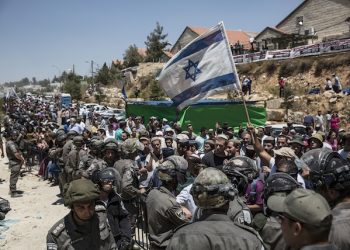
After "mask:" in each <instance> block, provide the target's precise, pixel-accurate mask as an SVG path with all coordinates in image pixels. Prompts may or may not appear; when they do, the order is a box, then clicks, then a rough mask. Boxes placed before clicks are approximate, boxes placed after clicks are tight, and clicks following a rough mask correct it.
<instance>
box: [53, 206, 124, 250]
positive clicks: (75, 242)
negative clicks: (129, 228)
mask: <svg viewBox="0 0 350 250" xmlns="http://www.w3.org/2000/svg"><path fill="white" fill-rule="evenodd" d="M46 244H47V250H56V249H60V250H74V249H79V250H107V249H112V250H114V249H115V250H116V249H117V245H116V244H115V242H114V238H113V235H112V233H111V230H110V228H109V225H108V222H107V221H106V220H104V219H103V218H102V217H100V216H98V215H97V214H95V215H94V216H93V217H92V219H91V221H89V222H87V223H86V224H84V225H77V224H76V223H75V221H74V219H73V212H70V213H69V214H68V215H66V216H65V217H64V218H63V219H61V220H59V221H58V222H57V223H56V224H55V225H54V226H53V227H52V228H51V229H50V230H49V232H48V234H47V238H46Z"/></svg>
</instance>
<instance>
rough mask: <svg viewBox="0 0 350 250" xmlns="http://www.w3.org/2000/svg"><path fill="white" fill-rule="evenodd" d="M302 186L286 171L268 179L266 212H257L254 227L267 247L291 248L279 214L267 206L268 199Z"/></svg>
mask: <svg viewBox="0 0 350 250" xmlns="http://www.w3.org/2000/svg"><path fill="white" fill-rule="evenodd" d="M300 187H301V185H300V184H299V183H298V182H297V181H296V180H295V179H294V178H293V177H291V176H290V175H289V174H286V173H276V174H273V175H271V176H270V177H269V178H268V179H267V180H266V182H265V187H264V203H265V204H264V205H265V209H264V213H258V214H256V215H255V216H254V220H253V227H254V228H255V229H256V230H257V231H258V232H259V234H260V236H261V238H262V240H263V241H264V243H265V247H266V249H268V250H273V249H276V250H284V249H285V250H287V249H289V247H288V246H287V244H286V242H285V240H284V239H283V235H282V230H281V224H280V223H279V220H278V216H277V214H275V213H273V212H272V211H271V210H270V209H269V208H268V207H267V204H266V202H267V200H268V199H269V198H270V197H272V196H276V197H280V196H282V197H285V196H287V195H288V194H289V193H290V192H292V191H293V190H294V189H296V188H300Z"/></svg>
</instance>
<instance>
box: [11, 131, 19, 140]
mask: <svg viewBox="0 0 350 250" xmlns="http://www.w3.org/2000/svg"><path fill="white" fill-rule="evenodd" d="M19 134H20V132H19V131H18V130H17V129H14V130H12V131H11V133H10V136H11V138H17V137H18V136H19Z"/></svg>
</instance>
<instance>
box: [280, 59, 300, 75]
mask: <svg viewBox="0 0 350 250" xmlns="http://www.w3.org/2000/svg"><path fill="white" fill-rule="evenodd" d="M295 70H296V66H295V63H293V62H291V61H289V60H288V61H285V62H283V63H282V65H281V67H280V70H279V72H278V76H279V77H289V76H292V75H293V74H294V72H295Z"/></svg>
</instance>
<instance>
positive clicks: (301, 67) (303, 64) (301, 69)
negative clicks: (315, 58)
mask: <svg viewBox="0 0 350 250" xmlns="http://www.w3.org/2000/svg"><path fill="white" fill-rule="evenodd" d="M311 67H312V62H311V61H310V60H305V61H299V64H298V70H297V72H298V73H301V74H303V73H305V72H308V71H309V70H310V69H311Z"/></svg>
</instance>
